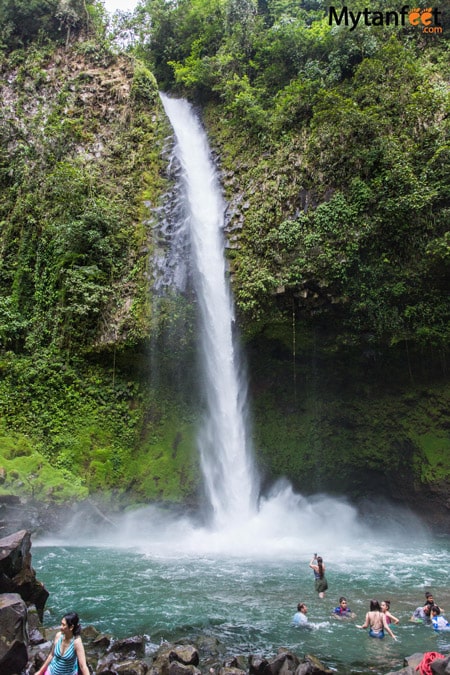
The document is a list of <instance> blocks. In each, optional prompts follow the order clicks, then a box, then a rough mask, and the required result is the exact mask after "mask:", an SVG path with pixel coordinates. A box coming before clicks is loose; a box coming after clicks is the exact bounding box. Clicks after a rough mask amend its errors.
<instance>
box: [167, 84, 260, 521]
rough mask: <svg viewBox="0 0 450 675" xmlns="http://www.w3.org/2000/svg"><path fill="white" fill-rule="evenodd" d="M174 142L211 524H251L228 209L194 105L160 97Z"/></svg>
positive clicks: (253, 480)
mask: <svg viewBox="0 0 450 675" xmlns="http://www.w3.org/2000/svg"><path fill="white" fill-rule="evenodd" d="M161 98H162V102H163V105H164V109H165V111H166V114H167V116H168V118H169V120H170V122H171V124H172V127H173V130H174V133H175V137H176V149H175V151H176V154H177V157H178V160H179V162H180V165H181V168H182V179H183V183H184V189H185V198H186V206H187V209H186V218H187V221H188V229H189V232H190V239H191V246H192V254H193V262H194V285H195V290H196V294H197V300H198V304H199V308H200V319H201V331H200V332H201V349H202V362H203V366H204V378H205V394H206V401H207V414H206V418H205V421H204V424H203V428H202V429H201V431H200V434H199V438H198V444H199V450H200V457H201V464H202V470H203V475H204V481H205V489H206V493H207V497H208V500H209V502H210V505H211V507H212V509H213V514H214V515H213V525H214V526H215V527H217V528H218V529H224V528H227V527H229V526H231V525H233V524H234V523H235V522H236V520H240V521H242V520H244V521H246V520H248V519H249V518H250V517H251V515H252V514H253V513H254V512H255V511H256V501H257V496H258V492H259V484H258V478H257V475H256V472H255V469H254V467H253V462H252V454H253V453H252V449H251V443H250V435H249V433H248V425H247V414H246V410H247V401H246V399H247V396H246V386H245V381H242V380H241V378H239V359H238V355H237V347H236V343H235V340H234V337H233V325H234V317H233V303H232V299H231V295H230V290H229V286H228V283H227V278H226V269H225V258H224V243H223V214H224V210H225V204H224V202H223V199H222V193H221V190H220V185H219V182H218V179H217V175H216V171H215V168H214V165H213V163H212V160H211V156H210V150H209V147H208V143H207V139H206V136H205V133H204V131H203V129H202V128H201V126H200V124H199V121H198V118H197V117H196V115H195V114H194V113H193V111H192V109H191V107H190V105H189V103H188V102H187V101H184V100H179V99H171V98H168V97H167V96H164V95H162V96H161Z"/></svg>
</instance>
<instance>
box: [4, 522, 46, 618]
mask: <svg viewBox="0 0 450 675" xmlns="http://www.w3.org/2000/svg"><path fill="white" fill-rule="evenodd" d="M0 593H18V594H19V595H20V597H21V598H22V599H23V600H24V601H25V602H26V603H27V604H28V605H31V604H33V605H34V606H35V607H36V610H37V612H38V615H39V619H40V620H41V621H42V619H43V614H44V606H45V603H46V602H47V598H48V595H49V594H48V591H47V590H46V588H45V587H44V585H43V584H42V583H41V582H40V581H38V580H37V579H36V573H35V571H34V569H33V568H32V567H31V533H30V532H28V531H27V530H19V532H15V533H13V534H10V535H9V536H8V537H3V539H0Z"/></svg>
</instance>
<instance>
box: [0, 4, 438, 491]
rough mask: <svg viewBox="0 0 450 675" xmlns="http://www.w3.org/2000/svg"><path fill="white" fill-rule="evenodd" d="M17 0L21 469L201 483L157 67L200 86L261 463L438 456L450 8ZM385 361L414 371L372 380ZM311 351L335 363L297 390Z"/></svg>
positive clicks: (13, 431) (307, 372) (11, 59)
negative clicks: (417, 18)
mask: <svg viewBox="0 0 450 675" xmlns="http://www.w3.org/2000/svg"><path fill="white" fill-rule="evenodd" d="M349 4H350V5H351V10H352V11H353V12H355V13H357V12H358V11H359V12H364V10H365V8H366V5H365V4H364V3H363V2H362V0H354V1H352V2H351V3H349ZM379 4H380V6H381V8H382V10H383V13H386V12H391V13H392V12H393V13H395V12H397V15H398V16H400V14H399V11H400V10H399V8H398V7H396V6H394V4H393V3H391V2H381V3H379ZM0 19H1V21H0V25H1V28H0V50H1V58H2V74H3V75H4V77H3V78H2V83H1V94H2V101H3V104H4V105H3V108H2V113H1V116H0V140H1V144H0V251H1V256H0V349H1V353H0V372H1V376H2V378H1V382H0V403H1V407H2V427H1V430H0V431H1V433H0V455H1V456H2V467H3V469H4V470H5V472H6V478H3V479H2V475H3V474H2V473H1V472H0V483H1V482H2V480H4V483H3V484H4V489H5V490H9V489H17V486H18V485H22V487H23V489H24V490H31V491H34V493H35V495H37V496H43V495H48V496H51V497H52V498H54V499H65V498H67V497H68V496H70V495H71V496H76V497H80V496H83V495H85V494H86V491H90V492H93V491H95V490H99V489H102V490H105V489H107V490H111V491H114V490H118V491H120V492H123V493H125V494H127V493H131V494H133V495H134V496H135V497H137V498H163V499H175V500H178V499H181V498H184V499H185V498H187V497H188V496H192V495H193V494H194V492H195V490H196V488H197V471H196V470H197V463H196V460H195V458H194V457H195V452H194V450H195V447H194V446H195V443H194V441H193V429H194V428H195V422H196V416H197V414H198V401H197V400H196V399H195V398H193V397H192V394H191V392H192V386H191V385H192V383H193V382H194V380H195V376H194V374H193V367H192V372H191V367H189V368H188V369H186V367H185V366H184V365H183V364H184V363H186V360H183V359H186V351H187V354H188V356H187V362H188V363H189V364H193V363H194V362H195V356H194V344H193V340H192V335H191V328H192V326H193V325H194V320H193V313H194V309H193V306H192V304H191V298H190V297H188V295H184V296H183V295H182V296H173V297H168V298H165V299H161V298H158V299H157V300H156V298H155V297H152V296H151V295H149V286H150V285H151V279H152V278H153V277H152V275H153V272H154V269H153V263H154V257H153V256H154V253H155V246H157V242H156V241H155V236H154V224H155V220H154V214H155V213H156V212H157V210H158V207H160V205H161V204H162V203H163V201H164V198H167V194H168V193H167V189H168V185H169V179H168V175H167V171H166V155H165V154H164V152H165V147H166V146H165V144H166V138H167V137H168V135H169V130H168V127H167V122H166V121H165V119H164V116H163V114H162V108H161V105H160V103H159V98H158V89H164V90H166V91H168V92H170V93H172V94H181V95H183V96H186V97H188V98H190V99H191V100H192V101H194V102H195V103H196V104H197V105H198V107H199V109H201V110H202V113H203V119H204V123H205V125H206V126H207V129H208V133H209V137H210V139H211V142H212V144H213V146H214V150H215V152H216V154H217V156H218V158H219V163H220V169H221V172H222V180H223V185H224V190H225V192H226V197H227V200H228V203H229V208H228V210H227V223H226V231H227V237H228V244H229V247H228V249H227V251H228V253H227V254H228V260H229V267H230V274H231V281H232V285H233V290H234V295H235V298H236V303H237V307H238V312H239V314H238V316H239V323H240V325H241V327H242V329H243V331H244V333H245V336H246V339H247V347H248V352H249V354H250V359H251V364H252V366H253V367H254V370H253V372H252V382H253V388H254V392H253V393H254V396H255V421H256V427H257V428H256V430H255V435H256V437H257V439H258V444H259V453H260V460H261V461H262V463H263V464H264V466H265V468H266V470H267V472H268V474H270V475H272V476H273V475H278V474H281V473H286V472H287V473H289V472H290V473H291V477H292V478H293V479H294V480H295V481H296V483H297V484H298V486H299V487H302V488H304V487H305V486H306V487H308V486H309V487H310V488H311V487H312V486H313V485H314V486H315V487H318V488H319V487H320V484H322V485H324V484H325V483H326V481H327V480H329V481H332V480H333V479H334V477H335V473H334V472H335V470H336V468H337V469H338V471H339V472H340V475H341V477H344V475H345V480H346V485H347V486H348V489H352V490H354V491H355V492H358V490H359V489H360V486H361V484H362V483H361V481H362V480H363V477H362V476H361V475H360V472H359V468H358V466H357V464H358V462H357V460H358V459H359V457H360V453H361V452H362V453H363V454H364V456H365V457H366V458H368V460H369V459H370V462H371V465H370V467H368V469H367V470H368V471H372V476H373V479H374V481H375V482H376V481H377V480H378V479H379V477H380V476H383V472H384V473H387V472H394V473H395V472H406V467H407V469H408V472H410V473H408V479H407V480H408V481H409V482H408V484H409V485H411V484H412V483H414V481H418V482H417V483H416V484H420V482H423V483H426V482H427V481H428V482H430V481H435V482H439V481H440V480H442V479H445V477H446V476H448V464H445V462H444V463H443V462H442V461H441V459H440V456H441V455H442V454H445V452H446V451H447V452H448V437H447V436H446V435H445V424H446V423H448V421H447V422H446V418H445V415H444V413H443V412H442V411H443V410H444V409H445V406H444V404H443V401H444V399H445V398H446V393H445V392H446V391H447V388H446V386H445V374H446V370H445V369H446V366H445V364H446V355H447V352H448V344H449V337H450V335H449V333H450V330H449V325H450V323H449V319H450V316H449V313H450V306H449V288H448V279H449V278H450V269H449V266H450V234H449V228H448V223H449V216H450V187H449V186H450V138H449V124H450V123H449V119H450V117H449V114H448V113H449V85H448V83H449V81H450V65H449V64H450V59H449V55H450V54H449V43H448V31H449V30H450V15H449V10H448V9H447V7H446V6H443V7H442V8H440V15H439V21H440V22H441V23H442V26H443V32H440V31H439V25H434V28H435V29H436V30H435V31H434V32H428V33H426V32H424V30H423V26H422V25H411V24H410V23H408V19H407V17H406V21H405V22H404V25H402V22H401V21H397V22H390V23H389V25H387V24H386V21H384V20H383V21H381V20H379V21H378V23H374V22H371V23H370V22H368V25H366V23H365V22H364V21H362V20H361V21H360V23H359V24H358V26H357V27H356V28H355V29H351V27H350V26H345V25H344V22H343V21H342V22H340V25H338V22H337V21H336V20H335V19H334V20H331V19H330V15H329V8H328V5H327V4H326V3H324V2H323V1H322V0H302V1H301V2H299V1H298V0H141V2H140V4H139V5H138V8H137V10H136V11H135V12H134V13H133V14H132V15H130V14H127V15H125V14H122V15H120V14H119V15H116V16H115V17H114V18H112V19H111V18H110V19H108V17H107V15H106V12H105V10H104V8H103V6H102V5H101V3H98V2H96V1H95V0H85V1H82V0H32V1H31V2H25V0H20V1H16V0H15V1H14V2H13V1H12V0H0ZM369 24H370V25H369ZM164 195H166V197H164ZM300 336H301V337H300ZM155 345H156V346H158V348H159V359H158V364H157V365H155V363H154V361H153V360H152V358H151V353H153V352H152V349H153V347H154V346H155ZM255 353H257V357H252V354H255ZM306 363H310V365H309V366H306V365H305V364H306ZM317 363H319V366H317ZM379 363H383V364H384V368H383V374H384V376H385V378H386V380H388V379H389V377H390V376H391V377H396V378H398V380H396V384H397V382H398V386H399V388H400V390H401V391H400V393H399V392H398V391H397V390H396V388H395V387H394V386H391V385H392V382H390V383H389V386H390V391H389V394H388V395H387V394H386V392H385V391H383V390H382V389H383V388H382V386H381V385H380V384H379V383H378V384H379V386H378V387H377V388H376V389H373V388H372V383H373V378H374V377H376V372H377V368H378V367H379ZM424 363H425V367H424ZM150 364H151V365H150ZM368 364H370V367H369V365H368ZM386 364H388V365H386ZM344 366H345V368H344ZM391 366H392V367H391ZM350 372H351V374H352V376H351V379H352V386H350V385H348V387H346V389H345V396H344V400H343V399H342V398H341V396H342V392H338V391H337V390H336V387H337V382H340V381H341V380H342V381H343V380H345V381H347V380H348V378H349V376H348V373H350ZM274 373H275V374H276V375H274ZM345 373H346V374H345ZM394 373H395V376H394V375H393V374H394ZM297 376H298V377H299V378H300V377H301V378H302V381H304V382H307V383H308V382H309V383H310V382H311V381H313V380H314V382H317V387H316V388H314V387H313V386H312V385H311V390H310V391H307V390H305V393H304V400H303V405H304V407H302V405H300V404H299V402H298V398H297V386H296V382H297V380H296V378H297ZM291 378H293V383H292V381H291ZM424 381H426V388H427V389H426V390H427V392H428V393H427V405H425V404H423V406H422V408H423V415H422V416H420V418H419V417H418V416H415V415H413V414H410V413H408V412H407V411H408V410H409V407H408V406H409V405H410V401H411V400H413V401H414V402H415V405H416V407H418V405H419V402H420V399H421V394H420V391H421V386H422V384H421V383H422V382H424ZM150 382H151V383H152V384H151V385H150ZM305 386H306V385H305ZM408 387H410V388H411V391H410V390H409V388H408ZM269 389H273V394H271V395H268V394H267V393H266V392H267V390H269ZM361 392H363V395H361ZM367 392H369V394H368V393H367ZM326 397H329V399H330V400H329V401H327V402H326V404H325V403H323V401H324V400H325V398H326ZM372 397H376V399H377V406H375V407H372ZM321 401H322V403H321V404H320V402H321ZM396 402H398V408H396V412H395V413H394V412H393V409H394V407H395V403H396ZM319 404H320V405H319ZM341 406H345V408H346V410H347V414H346V415H342V414H340V413H339V409H340V407H341ZM365 406H366V407H365ZM368 406H370V409H369V407H368ZM319 408H320V410H319ZM375 409H376V410H377V413H376V415H377V419H381V418H382V417H383V414H385V415H386V414H387V412H386V411H389V412H390V414H391V416H390V422H389V424H386V426H385V427H383V429H381V431H380V433H378V432H377V433H375V432H373V430H372V429H371V424H372V411H373V410H375ZM433 411H439V414H437V413H436V412H435V413H433ZM280 415H283V417H284V419H285V420H286V429H285V430H284V431H283V434H282V440H283V443H282V447H279V445H280V444H279V440H280V434H279V417H280ZM362 420H364V421H362ZM405 420H406V421H405ZM349 429H350V430H351V431H349ZM355 429H357V432H353V430H355ZM377 429H378V427H377ZM394 431H395V433H394ZM355 453H356V454H355ZM387 456H389V462H387V461H386V457H387ZM336 457H339V458H340V460H339V462H337V461H336V459H335V458H336ZM319 460H320V461H319ZM318 464H321V466H320V471H319V473H317V476H316V478H315V479H314V480H313V479H312V478H311V475H312V472H314V471H315V470H316V468H317V465H318ZM315 467H316V468H315ZM0 468H1V467H0ZM52 469H53V471H54V472H56V473H53V474H51V471H52ZM71 475H72V476H73V475H76V476H77V480H74V481H72V483H71V480H70V476H71ZM405 475H406V474H405ZM29 476H32V477H33V481H31V482H30V479H29ZM366 477H367V476H366ZM315 480H316V483H315V482H314V481H315ZM320 481H322V483H320Z"/></svg>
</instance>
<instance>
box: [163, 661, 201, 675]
mask: <svg viewBox="0 0 450 675" xmlns="http://www.w3.org/2000/svg"><path fill="white" fill-rule="evenodd" d="M201 672H202V671H201V670H199V669H198V668H196V667H195V666H194V665H186V664H185V663H181V661H171V662H170V663H169V675H201Z"/></svg>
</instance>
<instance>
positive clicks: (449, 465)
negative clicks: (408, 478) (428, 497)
mask: <svg viewBox="0 0 450 675" xmlns="http://www.w3.org/2000/svg"><path fill="white" fill-rule="evenodd" d="M411 438H412V440H413V441H414V442H415V444H416V445H417V447H418V448H419V450H420V452H421V458H420V459H421V461H420V464H419V466H420V478H421V480H422V482H423V483H432V482H446V481H448V480H449V478H450V437H449V435H448V433H446V432H444V431H443V430H441V431H440V430H438V429H434V430H430V431H429V432H428V433H424V434H418V433H417V432H414V431H413V432H412V433H411Z"/></svg>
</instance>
